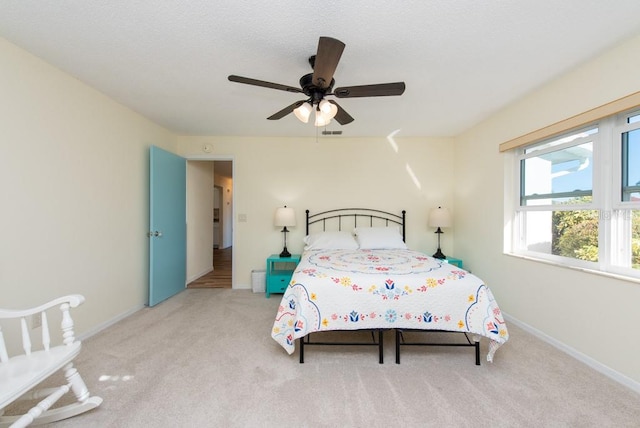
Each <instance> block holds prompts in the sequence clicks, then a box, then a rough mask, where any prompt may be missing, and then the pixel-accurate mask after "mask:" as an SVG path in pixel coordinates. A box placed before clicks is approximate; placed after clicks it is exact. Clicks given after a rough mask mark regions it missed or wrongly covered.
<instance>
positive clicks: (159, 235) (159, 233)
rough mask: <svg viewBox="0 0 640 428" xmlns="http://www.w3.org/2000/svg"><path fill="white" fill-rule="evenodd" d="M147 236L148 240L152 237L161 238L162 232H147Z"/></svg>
mask: <svg viewBox="0 0 640 428" xmlns="http://www.w3.org/2000/svg"><path fill="white" fill-rule="evenodd" d="M147 236H148V237H149V238H151V237H153V236H157V237H158V238H160V237H162V232H160V231H158V230H156V231H155V232H148V233H147Z"/></svg>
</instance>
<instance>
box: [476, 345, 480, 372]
mask: <svg viewBox="0 0 640 428" xmlns="http://www.w3.org/2000/svg"><path fill="white" fill-rule="evenodd" d="M475 348H476V366H479V365H480V342H475Z"/></svg>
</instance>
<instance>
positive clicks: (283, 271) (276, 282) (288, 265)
mask: <svg viewBox="0 0 640 428" xmlns="http://www.w3.org/2000/svg"><path fill="white" fill-rule="evenodd" d="M299 262H300V255H299V254H292V255H291V257H280V256H279V255H278V254H272V255H270V256H269V258H268V259H267V275H266V284H265V295H266V296H267V298H268V297H269V296H270V295H271V293H284V291H285V290H286V289H287V287H288V286H289V282H290V281H291V275H293V271H294V270H296V266H297V265H298V263H299Z"/></svg>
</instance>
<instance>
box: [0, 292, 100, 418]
mask: <svg viewBox="0 0 640 428" xmlns="http://www.w3.org/2000/svg"><path fill="white" fill-rule="evenodd" d="M82 302H84V297H83V296H81V295H78V294H75V295H70V296H65V297H61V298H59V299H55V300H52V301H51V302H49V303H46V304H44V305H42V306H38V307H36V308H32V309H25V310H7V309H0V321H3V320H10V319H14V320H19V324H20V330H21V335H22V347H23V349H24V352H23V353H20V354H17V355H12V356H11V357H10V356H9V354H8V350H7V346H6V344H5V341H4V336H3V333H2V328H1V325H0V427H6V426H11V427H12V428H18V427H25V426H27V425H29V424H31V423H33V424H45V423H49V422H53V421H57V420H61V419H66V418H70V417H72V416H75V415H78V414H80V413H83V412H86V411H88V410H91V409H93V408H96V407H98V406H99V405H100V404H101V403H102V398H100V397H92V396H90V394H89V390H88V389H87V386H86V385H85V383H84V381H83V380H82V377H81V376H80V374H79V373H78V371H77V370H76V369H75V368H74V367H73V364H72V362H71V361H72V360H73V359H74V358H75V357H76V356H77V355H78V354H79V353H80V348H81V343H80V341H78V340H75V338H74V334H73V320H72V319H71V315H70V314H69V309H70V308H75V307H77V306H78V305H80V304H81V303H82ZM58 305H60V310H61V311H62V322H61V329H62V342H63V343H62V344H61V345H57V346H51V345H50V344H51V338H50V334H49V325H48V321H47V310H48V309H51V308H54V307H56V306H58ZM28 320H31V321H32V322H33V321H34V320H36V321H39V322H41V324H42V349H40V350H35V351H32V350H31V338H30V334H29V328H28V322H27V321H28ZM13 324H14V325H15V326H16V328H17V324H18V322H16V321H14V322H13ZM32 327H34V326H32ZM58 370H64V376H65V378H66V382H67V383H66V384H64V385H62V386H59V387H55V388H46V389H34V388H35V387H36V386H37V385H38V384H40V383H41V382H42V381H44V380H45V379H47V378H48V377H49V376H51V375H52V374H54V373H56V372H57V371H58ZM69 390H72V391H73V393H74V394H75V396H76V399H77V401H76V402H74V403H73V404H69V405H66V406H62V407H59V408H54V409H50V407H51V406H52V405H53V404H55V403H56V401H58V400H59V399H60V398H61V397H62V396H64V395H65V394H66V393H67V392H69ZM43 397H45V398H44V399H43V400H42V401H40V402H39V403H38V404H37V405H35V406H34V407H32V408H31V409H30V410H29V411H28V412H27V413H25V414H23V415H18V416H3V414H4V409H5V408H6V407H7V406H8V405H9V404H11V403H13V402H14V401H16V400H19V399H25V400H39V399H41V398H43Z"/></svg>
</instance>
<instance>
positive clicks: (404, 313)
mask: <svg viewBox="0 0 640 428" xmlns="http://www.w3.org/2000/svg"><path fill="white" fill-rule="evenodd" d="M377 328H385V329H386V328H405V329H421V330H446V331H455V332H467V333H473V334H474V335H480V336H484V337H487V338H489V339H490V344H489V352H488V355H487V360H488V361H493V355H494V353H495V351H496V350H497V349H498V347H500V345H502V344H503V343H504V342H506V341H507V339H508V337H509V334H508V332H507V326H506V324H505V322H504V319H503V317H502V313H501V312H500V308H499V307H498V304H497V303H496V301H495V299H494V297H493V295H492V294H491V291H490V290H489V288H488V287H487V286H486V285H485V284H484V283H483V282H482V280H480V279H479V278H478V277H476V276H475V275H472V274H470V273H469V272H467V271H465V270H462V269H459V268H458V267H456V266H454V265H449V264H447V263H446V262H443V261H441V260H438V259H434V258H433V257H430V256H427V255H425V254H423V253H419V252H416V251H411V250H355V251H354V250H313V251H307V252H305V253H304V254H303V256H302V259H301V261H300V263H299V264H298V266H297V268H296V270H295V272H294V274H293V277H292V279H291V283H290V284H289V287H288V288H287V289H286V291H285V293H284V295H283V297H282V301H281V303H280V306H279V308H278V313H277V315H276V319H275V322H274V323H273V330H272V333H271V336H272V337H273V338H274V339H275V340H276V341H277V342H278V343H279V344H280V345H282V347H283V348H284V349H285V350H286V351H287V352H288V353H289V354H292V353H293V351H294V349H295V339H298V338H300V337H304V336H306V335H307V334H308V333H313V332H317V331H327V330H361V329H377Z"/></svg>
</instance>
